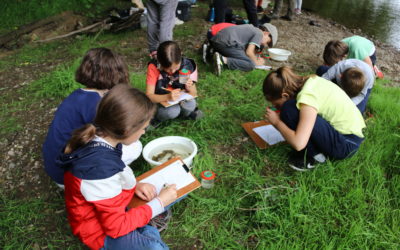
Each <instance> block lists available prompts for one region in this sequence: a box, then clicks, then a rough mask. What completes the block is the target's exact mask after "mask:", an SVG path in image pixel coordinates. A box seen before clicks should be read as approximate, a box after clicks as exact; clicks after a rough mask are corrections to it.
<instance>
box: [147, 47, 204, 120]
mask: <svg viewBox="0 0 400 250" xmlns="http://www.w3.org/2000/svg"><path fill="white" fill-rule="evenodd" d="M180 74H186V75H187V76H188V78H187V80H186V82H182V81H180V80H179V75H180ZM196 81H197V66H196V64H195V62H194V61H193V60H192V59H189V58H185V57H182V53H181V50H180V48H179V46H178V44H177V43H176V42H174V41H166V42H163V43H161V44H160V46H159V47H158V49H157V60H152V61H151V62H150V63H149V65H148V67H147V79H146V84H147V86H146V95H147V96H148V97H149V98H150V100H151V101H152V102H153V103H161V102H167V101H176V100H178V99H179V97H180V96H181V95H182V93H183V92H187V93H188V94H190V95H192V96H197V89H196V85H195V82H196ZM178 116H182V117H187V118H191V119H199V118H201V117H202V116H203V113H202V112H201V111H200V110H199V109H197V104H196V100H195V99H191V100H185V101H181V102H180V103H178V104H176V105H172V106H169V107H164V106H162V105H161V104H159V105H158V109H157V114H156V119H157V120H156V122H162V121H165V120H170V119H175V118H177V117H178ZM153 124H154V123H153Z"/></svg>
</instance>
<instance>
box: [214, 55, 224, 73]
mask: <svg viewBox="0 0 400 250" xmlns="http://www.w3.org/2000/svg"><path fill="white" fill-rule="evenodd" d="M222 66H223V61H222V56H221V55H220V54H219V53H218V52H215V53H214V71H215V74H216V75H217V76H220V75H221V72H222Z"/></svg>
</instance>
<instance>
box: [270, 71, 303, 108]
mask: <svg viewBox="0 0 400 250" xmlns="http://www.w3.org/2000/svg"><path fill="white" fill-rule="evenodd" d="M308 78H309V76H299V75H296V74H295V73H294V72H293V71H292V70H291V68H290V67H287V66H284V67H280V68H278V69H277V70H275V71H272V72H270V73H269V74H268V75H267V77H266V78H265V80H264V84H263V93H264V96H265V98H266V99H267V100H268V101H273V100H277V99H279V98H281V97H282V93H287V94H288V95H289V97H290V98H294V97H296V95H297V93H298V92H299V91H300V90H301V88H302V87H303V85H304V83H305V82H306V81H307V80H308Z"/></svg>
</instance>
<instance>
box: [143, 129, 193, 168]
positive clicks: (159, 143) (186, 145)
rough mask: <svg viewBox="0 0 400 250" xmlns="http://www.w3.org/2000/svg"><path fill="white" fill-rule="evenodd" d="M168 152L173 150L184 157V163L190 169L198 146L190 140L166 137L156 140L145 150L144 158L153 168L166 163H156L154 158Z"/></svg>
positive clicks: (179, 137) (145, 147)
mask: <svg viewBox="0 0 400 250" xmlns="http://www.w3.org/2000/svg"><path fill="white" fill-rule="evenodd" d="M166 150H173V151H174V152H175V153H177V154H180V155H184V156H186V157H181V158H183V162H184V163H185V164H186V165H187V166H188V167H190V166H191V165H192V162H193V158H194V157H195V156H196V155H197V145H196V144H195V143H194V141H192V140H190V139H189V138H186V137H182V136H164V137H160V138H157V139H154V140H152V141H150V142H149V143H147V144H146V146H144V148H143V152H142V155H143V158H144V159H145V160H146V161H147V162H148V163H149V164H150V165H151V166H153V167H155V166H159V165H161V164H162V163H164V162H160V161H155V160H153V159H152V158H153V157H154V156H156V155H159V154H160V153H162V152H164V151H166Z"/></svg>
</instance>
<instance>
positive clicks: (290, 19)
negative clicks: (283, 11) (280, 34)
mask: <svg viewBox="0 0 400 250" xmlns="http://www.w3.org/2000/svg"><path fill="white" fill-rule="evenodd" d="M281 19H283V20H286V21H292V20H293V18H292V17H290V16H288V15H285V16H281Z"/></svg>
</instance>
